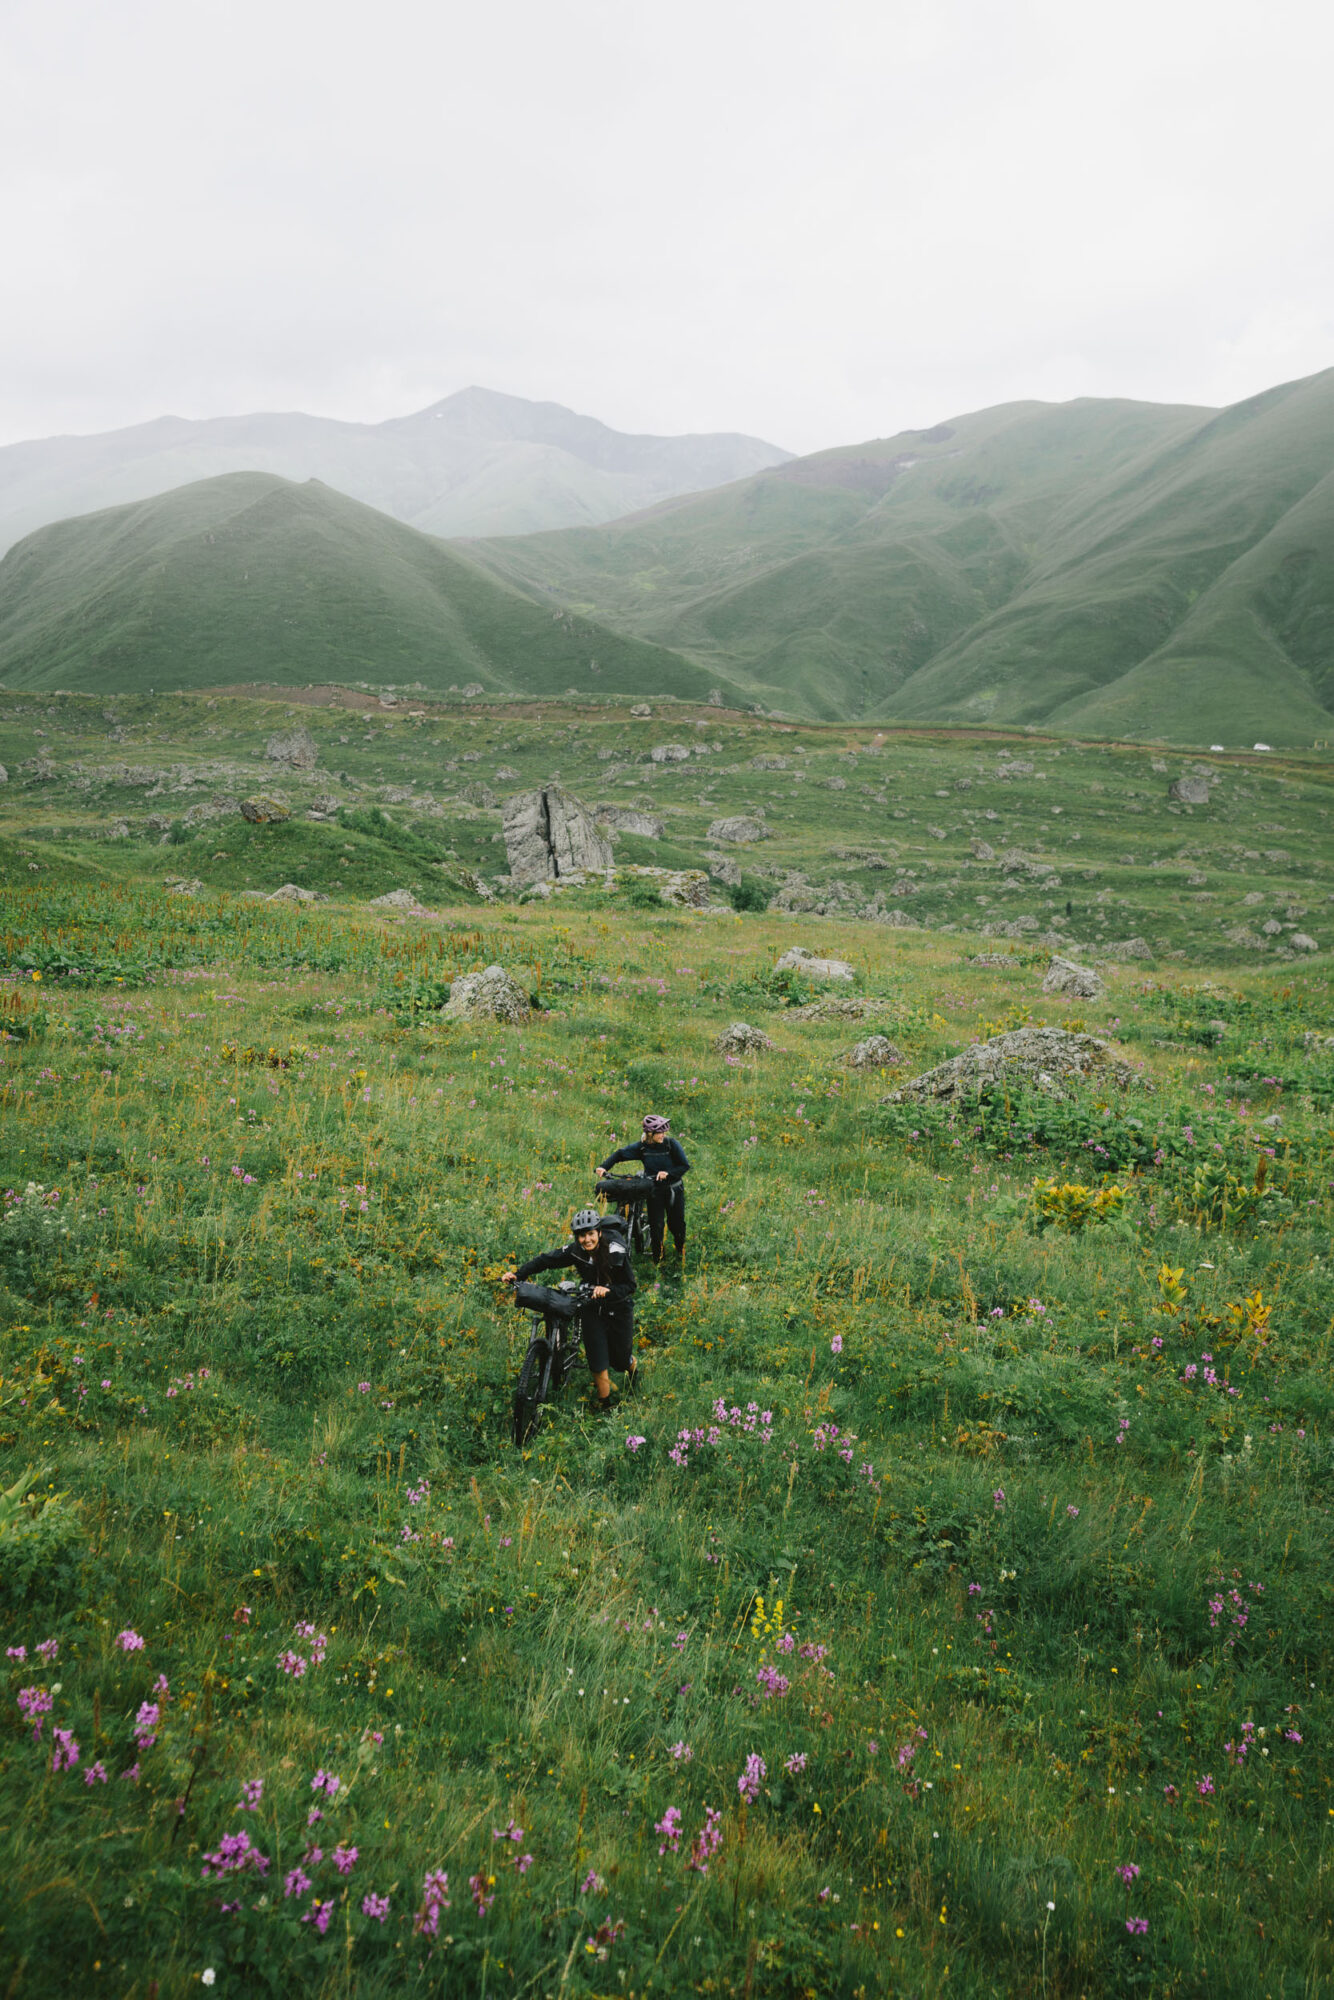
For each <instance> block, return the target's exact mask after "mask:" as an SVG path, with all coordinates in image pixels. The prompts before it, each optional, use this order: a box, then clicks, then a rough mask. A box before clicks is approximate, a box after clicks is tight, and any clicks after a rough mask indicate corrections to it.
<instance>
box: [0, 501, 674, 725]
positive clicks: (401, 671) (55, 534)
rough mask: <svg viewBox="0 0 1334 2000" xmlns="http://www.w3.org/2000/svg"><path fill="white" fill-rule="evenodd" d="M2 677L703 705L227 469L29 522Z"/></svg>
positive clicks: (640, 649)
mask: <svg viewBox="0 0 1334 2000" xmlns="http://www.w3.org/2000/svg"><path fill="white" fill-rule="evenodd" d="M0 675H2V676H3V677H4V678H5V679H6V680H8V681H10V682H11V683H13V684H14V685H16V686H23V687H29V688H50V687H71V688H90V689H93V690H96V691H99V692H104V693H123V692H140V691H144V690H152V689H153V688H155V687H166V686H184V687H211V686H213V685H214V684H216V683H220V682H232V681H235V680H237V679H238V678H240V677H241V676H242V675H245V676H247V677H248V676H253V675H259V676H260V677H261V678H263V679H264V680H266V681H269V682H273V683H278V684H283V683H288V682H299V683H305V682H308V681H310V680H312V679H314V678H317V677H319V678H324V677H329V676H333V677H334V678H337V679H340V680H359V679H364V678H365V677H367V676H368V675H373V676H374V677H375V678H376V679H377V680H383V679H384V678H385V676H386V675H388V676H391V677H392V678H394V679H402V680H407V681H416V680H424V681H425V682H426V683H427V684H428V685H430V686H431V687H434V688H436V689H439V690H441V691H443V690H444V689H445V688H446V687H447V686H449V685H451V684H452V685H455V686H459V685H468V684H474V683H475V684H477V685H479V686H481V687H483V688H487V689H489V690H491V691H493V692H503V691H509V690H514V691H516V692H517V691H522V692H524V693H529V694H533V695H538V696H542V695H547V696H551V695H558V694H563V693H564V692H565V690H566V688H567V687H568V686H569V685H570V684H571V683H572V682H573V683H575V684H579V685H586V684H587V683H588V681H589V679H590V677H592V678H596V677H598V676H601V677H603V678H604V679H605V682H606V685H607V686H608V687H609V688H616V687H620V688H625V689H627V690H631V691H634V690H638V689H640V688H642V687H644V686H646V685H647V686H650V687H652V688H653V689H654V691H655V692H657V691H660V692H662V693H673V694H682V695H689V696H693V697H695V698H697V699H703V698H705V697H706V696H707V694H708V691H709V685H710V683H709V680H708V678H707V677H706V676H705V674H704V673H703V672H702V670H701V669H699V668H697V667H695V666H693V665H692V664H690V663H688V662H686V661H683V660H678V659H676V658H675V657H674V656H673V655H672V654H671V653H669V652H666V651H664V650H663V649H662V648H661V647H657V646H651V645H646V644H645V643H644V642H643V641H641V640H635V639H626V638H623V637H621V636H618V635H616V634H613V633H610V632H603V631H602V630H600V629H599V628H597V627H595V626H590V625H588V624H587V622H586V621H584V620H581V619H577V618H573V617H571V616H569V615H567V614H565V613H563V612H562V611H561V610H560V609H559V607H543V606H539V605H536V604H534V603H533V601H532V599H531V598H530V597H528V596H524V595H521V594H520V593H519V592H518V591H517V590H514V589H512V588H510V587H509V586H506V585H498V584H497V582H496V580H495V579H494V578H492V577H491V576H489V575H488V574H486V573H485V572H483V571H482V570H481V569H480V568H479V567H478V566H477V565H476V564H475V563H473V562H471V561H470V560H468V559H467V557H466V556H464V555H462V554H460V553H458V552H457V551H455V550H452V549H450V548H449V547H447V546H446V544H444V543H443V542H440V541H438V540H436V539H434V538H433V537H431V536H427V535H422V534H419V533H418V532H417V531H416V530H415V529H413V528H409V527H406V526H404V525H403V524H402V523H401V522H397V521H391V520H390V519H389V518H388V517H387V516H386V515H383V514H379V513H377V512H376V511H375V509H374V508H371V507H366V506H363V505H362V504H361V503H360V502H359V501H355V500H349V499H347V498H345V497H344V496H343V495H342V494H340V493H335V492H334V491H333V490H332V488H330V487H325V486H321V485H320V484H319V483H318V482H316V481H311V482H309V483H308V484H306V485H303V486H295V485H292V484H291V483H289V482H288V481H286V480H281V479H275V478H273V477H271V476H270V475H268V474H264V473H242V472H238V473H229V474H227V475H225V476H223V477H221V478H218V479H212V480H203V481H200V482H199V483H198V484H196V485H193V486H187V487H183V488H181V489H180V490H179V491H177V492H174V493H168V494H165V495H162V496H160V497H158V498H156V499H152V500H144V501H140V502H137V503H134V504H131V505H129V506H124V507H113V508H108V509H107V510H106V511H105V512H103V513H99V514H90V515H86V516H82V517H79V518H77V519H75V520H71V521H63V522H60V523H58V524H57V525H55V526H53V527H50V528H42V529H39V530H38V531H37V532H36V534H34V535H30V536H28V537H27V538H26V539H25V540H24V541H22V542H20V543H18V544H17V545H16V546H15V547H14V548H13V549H11V550H10V552H9V553H8V555H7V556H6V557H5V558H4V560H3V561H2V562H0Z"/></svg>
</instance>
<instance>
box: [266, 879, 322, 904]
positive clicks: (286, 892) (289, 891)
mask: <svg viewBox="0 0 1334 2000" xmlns="http://www.w3.org/2000/svg"><path fill="white" fill-rule="evenodd" d="M264 900H265V902H266V903H317V902H318V901H319V896H318V894H317V892H316V891H315V890H314V889H303V888H302V887H301V884H300V883H299V882H284V883H283V886H282V888H281V889H275V890H274V891H273V892H272V894H271V895H268V896H266V897H265V898H264Z"/></svg>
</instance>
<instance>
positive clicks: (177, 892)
mask: <svg viewBox="0 0 1334 2000" xmlns="http://www.w3.org/2000/svg"><path fill="white" fill-rule="evenodd" d="M203 886H204V885H203V883H202V882H200V881H198V880H197V879H194V878H192V879H191V880H189V881H187V880H186V879H185V877H184V876H177V877H175V878H174V879H173V880H171V881H169V882H168V883H167V894H168V895H169V896H197V895H198V894H199V893H200V891H201V890H202V889H203Z"/></svg>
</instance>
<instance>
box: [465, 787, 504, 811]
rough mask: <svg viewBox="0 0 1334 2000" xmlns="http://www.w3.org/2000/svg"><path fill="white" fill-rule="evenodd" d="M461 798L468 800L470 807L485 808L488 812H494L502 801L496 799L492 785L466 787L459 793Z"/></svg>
mask: <svg viewBox="0 0 1334 2000" xmlns="http://www.w3.org/2000/svg"><path fill="white" fill-rule="evenodd" d="M459 797H460V798H461V799H466V800H467V802H468V804H469V805H470V806H483V807H485V809H486V811H487V812H494V811H495V809H496V807H497V806H498V805H499V804H500V800H499V799H498V798H497V797H496V795H495V793H494V792H493V791H492V789H491V787H490V785H481V784H473V785H465V786H464V787H463V789H462V791H461V792H460V793H459Z"/></svg>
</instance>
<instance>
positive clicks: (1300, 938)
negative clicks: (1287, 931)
mask: <svg viewBox="0 0 1334 2000" xmlns="http://www.w3.org/2000/svg"><path fill="white" fill-rule="evenodd" d="M1288 943H1289V944H1290V945H1291V946H1292V949H1293V950H1294V951H1319V949H1320V946H1319V945H1318V944H1317V943H1316V941H1315V939H1314V938H1313V937H1308V936H1307V934H1306V932H1305V931H1294V932H1293V934H1292V936H1291V937H1290V938H1289V939H1288Z"/></svg>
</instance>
